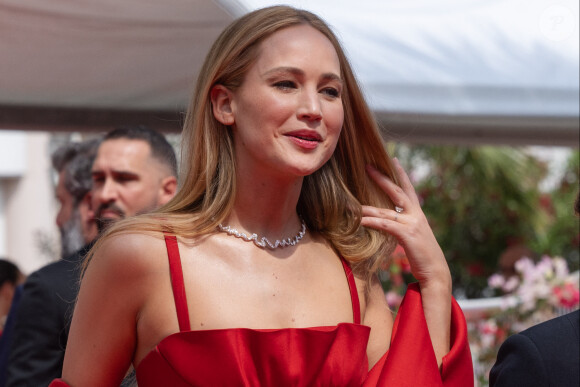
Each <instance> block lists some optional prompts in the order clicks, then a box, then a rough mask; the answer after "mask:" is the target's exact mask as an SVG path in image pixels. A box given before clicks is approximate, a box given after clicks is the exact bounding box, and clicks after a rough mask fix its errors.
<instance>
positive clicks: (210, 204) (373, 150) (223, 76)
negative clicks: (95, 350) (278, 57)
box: [93, 6, 396, 280]
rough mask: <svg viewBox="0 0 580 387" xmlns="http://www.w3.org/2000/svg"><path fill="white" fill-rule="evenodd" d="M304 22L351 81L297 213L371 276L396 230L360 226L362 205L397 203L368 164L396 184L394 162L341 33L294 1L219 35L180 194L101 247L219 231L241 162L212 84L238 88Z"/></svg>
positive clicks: (191, 126)
mask: <svg viewBox="0 0 580 387" xmlns="http://www.w3.org/2000/svg"><path fill="white" fill-rule="evenodd" d="M304 24H306V25H310V26H312V27H313V28H315V29H316V30H318V31H320V32H321V33H322V34H324V35H325V36H326V37H327V38H328V40H329V41H330V42H331V43H332V44H333V46H334V48H335V50H336V53H337V55H338V58H339V61H340V68H341V77H342V80H343V82H344V87H343V94H342V103H343V108H344V124H343V128H342V133H341V135H340V138H339V140H338V144H337V147H336V150H335V151H334V154H333V155H332V157H331V158H330V160H329V161H328V162H327V163H326V164H325V165H324V166H323V167H322V168H320V169H319V170H318V171H316V172H315V173H314V174H312V175H310V176H306V177H305V178H304V182H303V186H302V192H301V195H300V198H299V202H298V208H297V211H298V213H299V215H300V216H301V217H302V218H303V219H304V221H305V223H306V225H307V227H308V230H309V231H310V232H315V233H319V234H320V235H322V236H323V237H324V238H326V240H328V241H329V243H330V244H331V245H332V246H333V248H334V249H335V250H336V251H337V253H338V254H340V255H341V256H343V257H344V258H345V259H346V260H348V261H349V262H350V264H351V265H352V267H353V270H354V271H355V273H357V275H359V276H361V277H363V278H366V279H367V280H368V279H370V277H371V275H372V274H373V273H375V272H376V270H377V269H378V267H379V266H380V264H381V263H382V261H383V260H384V259H386V258H387V256H388V255H389V253H390V252H391V251H392V249H393V248H394V245H395V241H394V238H393V237H392V236H390V235H387V234H383V233H381V232H378V231H376V230H373V229H369V228H366V227H361V226H360V220H361V204H366V205H372V206H378V207H388V208H393V203H392V202H391V201H390V199H389V198H388V197H387V195H386V194H385V193H384V192H382V191H381V190H380V189H379V187H377V186H376V184H374V182H372V181H371V180H370V179H369V178H368V176H367V174H366V172H365V166H366V165H367V164H371V165H374V166H375V167H376V168H377V169H379V170H381V171H382V172H383V173H385V174H386V175H388V176H390V177H391V178H393V179H394V180H395V181H396V176H395V174H394V173H393V166H392V164H391V160H390V157H389V156H388V154H387V152H386V150H385V148H384V145H383V142H382V139H381V137H380V135H379V130H378V127H377V123H376V121H375V119H374V117H373V115H372V114H371V111H370V109H369V107H368V106H367V104H366V102H365V100H364V98H363V94H362V92H361V90H360V88H359V86H358V83H357V81H356V79H355V76H354V74H353V72H352V70H351V67H350V64H349V62H348V60H347V59H346V56H345V54H344V52H343V50H342V48H341V45H340V43H339V42H338V40H337V38H336V36H335V35H334V33H333V32H332V31H331V29H330V28H329V27H328V25H327V24H326V23H325V22H324V21H323V20H322V19H320V18H319V17H318V16H316V15H314V14H312V13H310V12H308V11H304V10H299V9H295V8H292V7H288V6H273V7H268V8H263V9H259V10H256V11H254V12H251V13H248V14H246V15H244V16H242V17H241V18H239V19H237V20H235V21H234V22H233V23H232V24H231V25H230V26H228V27H227V28H226V29H225V30H224V31H223V32H222V33H221V35H220V36H219V37H218V38H217V40H216V41H215V43H214V44H213V46H212V48H211V50H210V51H209V53H208V55H207V57H206V59H205V62H204V64H203V67H202V68H201V71H200V73H199V76H198V79H197V83H196V87H195V91H194V94H193V98H192V99H191V102H190V105H189V108H188V110H187V115H186V118H185V122H184V127H183V133H182V157H181V168H180V170H181V173H180V179H179V180H180V188H179V190H178V192H177V194H176V195H175V197H174V198H173V199H172V200H171V201H170V202H169V203H167V204H166V205H165V206H163V207H162V208H160V209H159V210H157V211H156V212H154V213H152V214H148V215H141V216H138V217H134V218H131V219H125V220H123V221H120V222H117V223H116V224H115V225H113V226H112V227H111V228H110V229H109V230H107V232H106V233H105V235H103V236H102V237H101V238H100V240H99V242H98V243H97V246H98V245H99V244H100V243H102V241H103V240H104V239H106V238H107V237H109V236H111V235H116V234H119V233H127V232H146V233H149V232H152V233H155V234H157V235H160V234H159V232H165V233H171V234H175V235H178V236H180V237H183V238H195V237H199V236H200V235H204V234H209V233H213V232H215V231H216V227H217V225H218V224H219V223H220V222H221V221H222V220H224V218H225V217H226V216H227V215H228V213H229V212H230V210H231V208H232V206H233V203H234V197H235V194H236V168H237V165H236V163H235V157H234V144H233V139H232V134H231V131H230V130H229V128H228V126H226V125H223V124H221V123H220V122H219V121H217V120H216V119H215V117H214V115H213V112H212V106H211V99H210V92H211V89H212V87H214V86H215V85H218V84H220V85H223V86H225V87H227V88H229V89H230V90H232V91H235V90H236V89H237V88H239V87H240V85H241V84H242V82H243V81H244V76H245V74H246V73H247V71H248V70H249V68H250V67H251V66H252V65H253V63H254V62H255V61H256V58H257V56H258V47H259V45H260V43H261V42H262V41H263V40H264V39H266V38H267V37H269V36H271V35H272V34H274V33H275V32H276V31H279V30H281V29H284V28H288V27H291V26H296V25H304ZM93 250H94V249H93Z"/></svg>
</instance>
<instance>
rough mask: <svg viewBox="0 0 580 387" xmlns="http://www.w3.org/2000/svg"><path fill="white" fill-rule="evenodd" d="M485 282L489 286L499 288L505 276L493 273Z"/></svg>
mask: <svg viewBox="0 0 580 387" xmlns="http://www.w3.org/2000/svg"><path fill="white" fill-rule="evenodd" d="M487 284H488V285H489V287H490V288H493V289H499V288H501V287H502V286H503V285H504V284H505V278H504V276H503V275H501V274H493V275H492V276H491V277H489V278H488V280H487Z"/></svg>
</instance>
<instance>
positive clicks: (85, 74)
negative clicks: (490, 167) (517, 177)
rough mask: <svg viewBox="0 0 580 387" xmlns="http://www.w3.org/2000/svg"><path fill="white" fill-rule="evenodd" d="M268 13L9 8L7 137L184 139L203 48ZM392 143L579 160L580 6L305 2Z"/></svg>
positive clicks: (2, 64) (156, 5) (12, 0)
mask: <svg viewBox="0 0 580 387" xmlns="http://www.w3.org/2000/svg"><path fill="white" fill-rule="evenodd" d="M274 3H275V2H273V1H267V0H238V1H236V0H221V1H218V0H214V1H210V0H165V1H163V2H159V1H155V0H140V1H138V0H100V1H97V2H95V1H88V0H76V1H74V2H71V1H67V0H51V1H50V2H47V1H41V0H2V1H1V2H0V20H2V22H1V23H0V127H1V128H6V129H9V128H17V129H51V130H59V129H60V130H94V129H98V130H100V129H109V128H110V127H111V126H115V125H118V124H121V123H137V122H140V123H146V124H150V125H152V126H154V127H161V128H164V129H168V130H179V120H180V119H179V117H180V116H179V112H182V111H183V110H184V109H185V107H186V105H187V102H188V98H189V95H190V91H191V88H192V83H193V81H194V79H195V75H196V72H197V70H198V68H199V66H200V64H201V61H202V59H203V57H204V55H205V53H206V52H207V50H208V48H209V45H210V44H211V42H212V41H213V40H214V39H215V37H216V36H217V34H218V33H219V32H220V31H221V30H222V29H223V27H224V26H225V25H227V24H228V23H229V22H230V21H231V20H233V18H234V17H237V16H239V15H241V14H243V13H244V12H246V11H247V10H251V9H254V8H257V7H261V6H265V5H270V4H274ZM285 3H288V4H291V5H297V6H299V7H303V8H306V9H310V10H312V11H314V12H316V13H317V14H319V15H321V16H322V17H323V18H325V19H326V20H327V21H328V22H329V23H330V24H331V25H332V26H333V27H334V30H335V31H336V32H337V34H338V36H339V37H340V39H341V40H342V42H343V45H344V47H345V49H346V51H347V54H348V55H349V58H350V59H351V62H352V64H353V67H354V69H355V71H356V73H357V75H358V77H359V80H360V81H361V84H362V86H363V88H364V90H365V92H366V95H367V97H368V100H369V103H370V105H371V107H372V108H373V110H374V111H375V113H376V115H377V117H378V118H379V119H380V121H381V122H382V124H383V127H384V128H385V130H386V131H387V132H388V133H389V134H390V135H391V136H394V137H395V138H396V139H398V140H407V141H430V142H440V141H446V142H449V141H451V142H495V143H514V144H518V143H519V144H526V143H528V144H552V145H566V146H576V147H577V146H578V131H579V115H580V114H579V82H580V80H579V40H578V36H579V34H578V0H558V1H554V0H551V1H548V0H528V1H520V0H503V1H481V0H439V1H437V2H429V1H427V0H408V1H406V2H401V1H396V0H358V1H356V2H352V1H347V0H311V1H299V0H294V1H285Z"/></svg>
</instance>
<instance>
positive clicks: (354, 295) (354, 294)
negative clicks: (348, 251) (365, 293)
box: [340, 257, 360, 324]
mask: <svg viewBox="0 0 580 387" xmlns="http://www.w3.org/2000/svg"><path fill="white" fill-rule="evenodd" d="M340 262H342V267H343V268H344V272H345V273H346V279H347V281H348V288H349V290H350V300H351V302H352V319H353V321H354V323H355V324H360V302H359V300H358V291H357V290H356V283H355V282H354V274H353V273H352V269H351V268H350V265H349V264H348V262H347V261H346V259H344V258H343V257H340Z"/></svg>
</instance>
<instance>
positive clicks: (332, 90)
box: [322, 87, 340, 98]
mask: <svg viewBox="0 0 580 387" xmlns="http://www.w3.org/2000/svg"><path fill="white" fill-rule="evenodd" d="M322 92H323V93H324V94H326V95H328V96H330V97H333V98H337V97H339V96H340V91H338V89H336V88H334V87H326V88H324V89H322Z"/></svg>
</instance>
